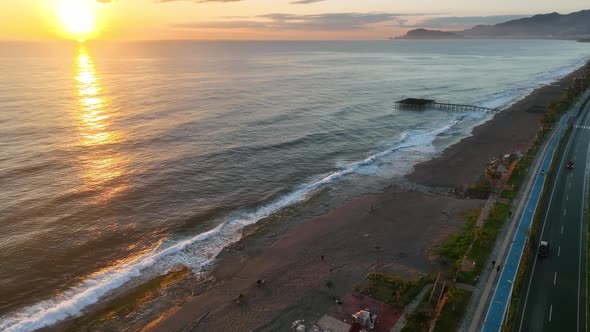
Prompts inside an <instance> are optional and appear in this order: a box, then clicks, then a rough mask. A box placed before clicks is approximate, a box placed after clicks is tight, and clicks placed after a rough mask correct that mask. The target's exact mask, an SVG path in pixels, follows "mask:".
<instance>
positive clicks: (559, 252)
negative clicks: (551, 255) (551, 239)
mask: <svg viewBox="0 0 590 332" xmlns="http://www.w3.org/2000/svg"><path fill="white" fill-rule="evenodd" d="M560 254H561V246H559V247H557V257H559V255H560Z"/></svg>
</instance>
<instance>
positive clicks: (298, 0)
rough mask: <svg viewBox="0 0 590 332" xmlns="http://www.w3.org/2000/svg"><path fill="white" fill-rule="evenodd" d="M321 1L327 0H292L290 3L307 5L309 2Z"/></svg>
mask: <svg viewBox="0 0 590 332" xmlns="http://www.w3.org/2000/svg"><path fill="white" fill-rule="evenodd" d="M320 1H325V0H295V1H291V2H290V3H291V4H292V5H306V4H308V3H314V2H320Z"/></svg>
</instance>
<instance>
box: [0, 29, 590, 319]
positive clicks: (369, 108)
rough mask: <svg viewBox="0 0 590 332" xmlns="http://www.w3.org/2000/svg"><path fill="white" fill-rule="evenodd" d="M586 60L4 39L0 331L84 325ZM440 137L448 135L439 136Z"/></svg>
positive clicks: (396, 168) (300, 46)
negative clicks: (153, 281)
mask: <svg viewBox="0 0 590 332" xmlns="http://www.w3.org/2000/svg"><path fill="white" fill-rule="evenodd" d="M589 56H590V45H589V44H584V43H576V42H573V41H496V40H494V41H478V40H462V41H401V40H400V41H363V42H141V43H140V42H138V43H90V44H87V45H74V44H67V43H2V44H1V45H0V78H1V79H0V183H1V184H2V185H1V186H0V262H2V264H0V294H2V296H0V330H3V331H31V330H34V329H38V328H41V327H44V326H48V325H51V324H54V323H55V322H58V321H61V320H63V319H66V318H68V317H75V316H77V315H80V314H81V313H82V312H83V310H84V309H85V308H88V306H91V305H92V304H95V303H97V302H99V301H101V299H104V297H105V296H106V295H107V294H109V293H110V294H112V293H113V292H114V293H116V292H117V291H118V290H120V289H124V288H125V287H126V285H128V284H129V283H134V284H137V283H141V281H142V280H147V279H148V278H152V277H154V276H157V275H161V274H164V273H167V272H168V271H170V269H173V268H177V267H178V266H185V267H188V268H190V269H192V270H193V271H194V272H196V273H198V272H199V271H201V269H202V268H203V267H204V266H206V265H207V264H209V263H210V262H212V261H213V260H214V259H215V257H216V255H217V254H218V253H219V252H220V251H221V250H222V249H223V248H224V247H225V246H227V245H228V244H231V243H233V242H235V241H238V240H239V239H240V236H241V230H242V229H243V228H244V227H245V226H247V225H251V224H255V223H256V222H258V221H260V220H261V219H263V218H266V217H269V216H273V215H275V214H277V213H278V212H281V211H283V210H284V209H287V208H291V207H293V206H295V205H297V204H300V203H303V202H306V201H308V200H310V199H313V200H316V201H319V202H325V204H323V206H325V207H326V208H329V207H330V206H333V205H334V204H340V203H342V201H344V200H345V199H347V198H350V197H354V196H356V195H360V194H362V193H364V192H368V191H375V190H380V189H382V188H383V187H385V186H386V185H388V184H389V183H391V182H392V181H400V180H401V178H402V177H403V175H404V174H407V173H408V172H410V171H411V170H412V167H413V166H414V165H415V164H417V163H419V162H421V161H425V160H428V159H431V158H432V157H433V156H436V155H437V154H438V153H440V152H441V151H442V150H443V149H444V148H445V147H446V146H448V145H449V144H452V143H454V142H457V141H459V140H460V139H461V138H463V137H465V136H467V135H469V134H470V132H471V129H472V128H473V127H474V126H476V125H477V124H480V123H483V122H485V121H487V120H489V119H490V118H491V116H492V115H493V114H491V113H485V112H447V111H441V110H424V111H419V112H416V111H404V110H398V109H396V108H395V104H394V102H395V101H396V100H399V99H402V98H404V97H424V98H430V99H436V100H437V101H440V102H450V103H459V104H473V105H479V106H485V107H491V108H498V109H504V108H506V107H507V106H509V105H510V104H511V103H513V102H515V101H516V100H518V99H520V98H522V97H524V96H525V95H527V94H528V93H529V92H531V91H532V90H533V89H535V88H537V87H539V86H540V85H542V84H549V83H551V82H552V81H554V80H556V79H558V78H560V77H562V76H564V75H566V74H568V73H569V72H571V71H573V70H574V69H576V68H577V67H579V66H580V65H581V64H583V63H584V61H586V60H587V59H588V58H589ZM440 142H444V144H441V143H440Z"/></svg>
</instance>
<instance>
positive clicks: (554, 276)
mask: <svg viewBox="0 0 590 332" xmlns="http://www.w3.org/2000/svg"><path fill="white" fill-rule="evenodd" d="M556 281H557V272H555V274H554V275H553V286H555V282H556Z"/></svg>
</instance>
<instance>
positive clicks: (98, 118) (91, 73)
mask: <svg viewBox="0 0 590 332" xmlns="http://www.w3.org/2000/svg"><path fill="white" fill-rule="evenodd" d="M75 83H76V91H75V92H76V99H77V101H78V105H79V107H78V108H77V110H76V118H77V120H78V121H77V127H78V132H79V134H80V138H79V141H78V143H77V147H78V148H79V150H80V152H79V156H80V161H81V166H82V174H81V178H82V180H83V182H84V184H85V186H86V187H87V189H89V190H100V191H101V194H100V197H99V198H98V199H97V202H104V201H107V200H109V199H111V198H112V197H114V196H115V195H117V194H118V193H120V192H122V191H124V190H126V189H127V188H128V187H129V185H128V183H127V181H126V180H122V178H124V177H125V175H126V170H125V169H126V167H127V164H128V160H127V159H126V158H125V156H124V155H122V153H121V152H120V151H119V150H118V149H117V148H118V147H117V144H119V143H121V142H122V141H123V140H124V136H123V135H122V133H121V132H120V131H117V130H115V129H113V125H112V117H113V116H114V114H113V112H112V110H111V107H110V105H109V101H108V98H107V97H105V95H104V93H103V88H102V86H101V83H100V77H99V76H98V74H97V71H96V67H95V65H94V61H93V59H92V57H91V56H90V54H89V53H88V51H87V49H86V48H85V47H84V46H81V47H80V49H79V51H78V56H77V57H76V64H75Z"/></svg>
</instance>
